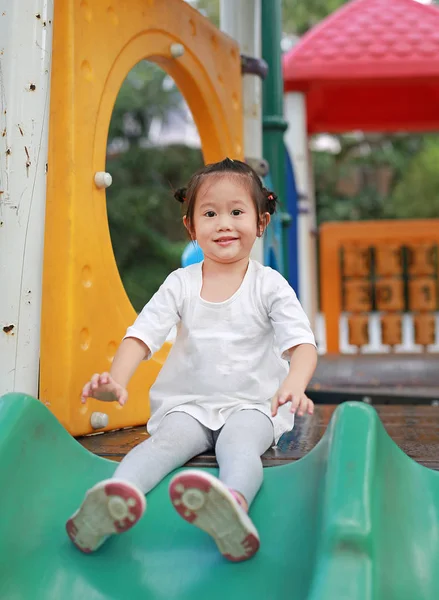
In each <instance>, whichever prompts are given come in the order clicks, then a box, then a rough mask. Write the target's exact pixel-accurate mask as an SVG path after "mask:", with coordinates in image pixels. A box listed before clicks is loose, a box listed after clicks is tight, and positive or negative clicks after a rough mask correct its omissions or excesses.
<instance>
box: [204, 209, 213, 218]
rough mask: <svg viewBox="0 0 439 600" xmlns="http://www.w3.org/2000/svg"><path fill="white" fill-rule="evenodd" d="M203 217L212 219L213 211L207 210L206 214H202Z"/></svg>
mask: <svg viewBox="0 0 439 600" xmlns="http://www.w3.org/2000/svg"><path fill="white" fill-rule="evenodd" d="M204 216H205V217H210V218H212V217H214V216H215V213H214V212H213V210H208V211H207V212H205V213H204Z"/></svg>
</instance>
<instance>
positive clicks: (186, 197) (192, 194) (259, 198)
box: [174, 158, 277, 229]
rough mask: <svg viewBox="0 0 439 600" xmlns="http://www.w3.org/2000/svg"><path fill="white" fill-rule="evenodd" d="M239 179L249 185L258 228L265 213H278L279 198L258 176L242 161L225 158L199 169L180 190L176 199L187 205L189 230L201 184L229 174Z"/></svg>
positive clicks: (176, 193) (175, 195)
mask: <svg viewBox="0 0 439 600" xmlns="http://www.w3.org/2000/svg"><path fill="white" fill-rule="evenodd" d="M229 173H230V175H232V176H235V177H239V178H240V179H242V180H243V182H244V183H246V184H247V186H248V188H249V192H250V195H251V197H252V200H253V202H254V205H255V209H256V214H257V226H259V225H260V220H261V216H262V215H263V214H264V213H267V212H268V213H269V214H270V215H272V214H273V213H274V212H275V211H276V202H277V196H276V194H275V193H274V192H271V191H270V190H268V189H267V188H265V187H264V186H263V185H262V183H261V180H260V179H259V176H258V174H257V173H256V171H254V170H253V169H252V168H251V167H250V166H249V165H247V164H246V163H244V162H242V161H240V160H232V159H231V158H225V159H224V160H222V161H221V162H217V163H212V164H210V165H205V166H204V167H202V168H201V169H199V170H198V171H197V172H196V173H194V175H192V177H191V178H190V180H189V183H188V184H187V187H184V188H180V189H178V190H177V191H176V192H175V194H174V198H175V199H176V200H178V202H182V203H184V204H185V205H186V219H187V223H188V227H189V229H193V223H194V209H195V200H196V197H197V193H198V190H199V189H200V186H201V184H202V183H203V182H204V181H205V179H206V177H208V176H209V175H226V174H229Z"/></svg>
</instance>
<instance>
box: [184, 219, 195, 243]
mask: <svg viewBox="0 0 439 600" xmlns="http://www.w3.org/2000/svg"><path fill="white" fill-rule="evenodd" d="M183 225H184V226H185V227H186V229H187V232H188V233H189V235H190V238H191V240H192V241H195V235H194V233H195V232H194V231H193V230H192V228H191V226H190V224H189V221H188V218H187V217H186V215H184V217H183Z"/></svg>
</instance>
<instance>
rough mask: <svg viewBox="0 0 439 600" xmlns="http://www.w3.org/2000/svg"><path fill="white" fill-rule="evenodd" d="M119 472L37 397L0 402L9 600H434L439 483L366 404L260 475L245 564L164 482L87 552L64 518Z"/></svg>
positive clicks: (1, 523) (0, 581) (3, 591)
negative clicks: (129, 520)
mask: <svg viewBox="0 0 439 600" xmlns="http://www.w3.org/2000/svg"><path fill="white" fill-rule="evenodd" d="M114 469H115V463H113V462H111V461H107V460H105V459H102V458H99V457H96V456H94V455H92V454H90V453H89V452H88V451H87V450H85V449H84V448H83V447H82V446H80V444H79V443H78V442H76V441H75V440H74V439H73V438H72V437H71V436H70V435H69V434H68V433H67V432H66V431H65V430H64V429H63V427H62V426H61V425H60V424H59V423H58V421H57V420H56V419H55V417H54V416H53V415H52V414H51V413H50V412H49V411H48V410H47V409H46V408H45V407H44V406H43V405H42V404H41V403H40V402H38V401H37V400H35V399H33V398H31V397H29V396H24V395H21V394H9V395H7V396H4V397H3V398H1V399H0V474H1V478H0V481H1V485H2V495H1V518H0V598H1V599H5V600H61V599H62V600H73V599H74V600H108V599H114V600H137V599H139V600H140V599H142V600H152V599H154V600H174V599H178V600H224V599H227V600H235V599H236V600H238V599H239V600H247V599H252V600H281V599H282V600H283V599H289V600H437V599H438V598H439V569H438V568H437V565H438V561H439V515H438V506H439V474H438V473H436V472H434V471H431V470H429V469H427V468H425V467H422V466H420V465H418V464H416V463H415V462H413V461H412V460H411V459H410V458H408V457H407V456H406V455H405V454H404V453H403V452H402V451H401V450H400V449H399V448H398V447H397V446H396V445H395V444H394V442H393V441H392V440H391V439H390V438H389V437H388V435H387V433H386V432H385V430H384V428H383V427H382V425H381V422H380V420H379V418H378V416H377V414H376V412H375V410H374V409H373V408H371V407H370V406H367V405H363V404H357V403H345V404H342V405H341V406H339V407H338V409H337V411H336V412H335V415H334V417H333V419H332V421H331V424H330V426H329V428H328V430H327V432H326V434H325V436H324V437H323V439H322V440H321V441H320V443H319V444H318V445H317V446H316V448H315V449H314V450H313V451H312V452H310V453H309V454H308V455H307V456H306V457H305V458H303V459H302V460H300V461H298V462H297V463H294V464H288V465H285V466H280V467H271V468H267V469H266V470H265V480H264V485H263V488H262V490H261V492H260V494H259V495H258V497H257V499H256V501H255V503H254V506H253V508H252V513H251V514H252V517H253V520H254V522H255V524H256V526H257V527H258V529H259V532H260V535H261V549H260V551H259V553H258V554H257V555H256V557H254V558H253V559H251V560H249V561H247V562H244V563H237V564H235V563H229V562H227V561H226V560H225V559H223V558H222V556H221V555H220V554H219V553H218V551H217V549H216V546H215V544H214V542H213V541H212V540H211V539H210V538H209V537H208V536H207V535H206V534H204V533H203V532H202V531H200V530H198V529H196V528H194V527H191V526H190V525H189V524H188V523H186V522H185V521H184V520H182V519H181V518H180V517H179V516H178V515H177V513H176V512H175V511H174V509H173V508H172V506H171V504H170V501H169V499H168V496H167V486H168V480H165V481H164V482H163V483H162V484H161V485H159V486H158V488H156V489H155V490H154V491H153V492H152V493H151V494H149V495H148V508H147V512H146V514H145V516H144V518H143V519H142V521H141V522H140V523H139V524H138V525H137V526H136V527H134V528H133V529H132V530H130V531H129V532H127V533H126V534H123V535H121V536H117V537H114V538H112V539H111V540H109V541H108V542H107V544H105V545H104V546H103V547H102V548H101V549H100V550H98V552H96V553H95V554H93V555H84V554H82V553H80V552H79V551H78V550H77V549H76V548H75V547H74V546H73V545H72V544H71V542H70V540H69V539H68V538H67V536H66V534H65V531H64V523H65V521H66V519H67V518H68V517H69V516H70V514H71V513H72V512H73V511H74V510H75V509H76V508H77V506H78V504H79V503H80V502H81V500H82V499H83V496H84V493H85V491H86V490H87V488H89V487H90V486H92V485H93V484H94V483H96V482H97V481H98V480H100V479H103V478H106V477H109V476H111V474H112V473H113V471H114Z"/></svg>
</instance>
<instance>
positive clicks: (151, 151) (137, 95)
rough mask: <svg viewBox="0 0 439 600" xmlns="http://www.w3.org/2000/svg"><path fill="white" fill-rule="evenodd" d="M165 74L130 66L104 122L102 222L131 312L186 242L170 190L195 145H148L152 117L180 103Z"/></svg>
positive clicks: (181, 179) (183, 174) (197, 157)
mask: <svg viewBox="0 0 439 600" xmlns="http://www.w3.org/2000/svg"><path fill="white" fill-rule="evenodd" d="M166 77H167V76H166V74H165V73H164V72H163V71H162V70H161V69H159V68H158V67H156V66H155V65H152V64H150V63H147V62H146V61H142V62H141V63H139V64H138V65H137V66H136V67H134V69H133V70H132V71H131V72H130V73H129V75H128V77H127V78H126V80H125V82H124V83H123V85H122V87H121V89H120V92H119V95H118V98H117V100H116V103H115V106H114V111H113V115H112V119H111V124H110V128H109V140H108V141H109V148H110V149H111V148H113V150H112V151H111V152H109V153H108V156H107V170H108V171H109V172H110V173H111V174H112V177H113V184H112V186H111V187H110V188H108V190H107V211H108V221H109V227H110V234H111V240H112V244H113V250H114V254H115V258H116V263H117V265H118V268H119V272H120V274H121V278H122V281H123V284H124V286H125V290H126V292H127V294H128V296H129V298H130V300H131V302H132V303H133V306H134V307H135V308H136V309H137V310H140V309H141V308H142V306H143V305H144V304H145V303H146V302H147V301H148V300H149V299H150V298H151V296H152V295H153V294H154V292H156V291H157V289H158V288H159V286H160V285H161V284H162V283H163V280H164V279H165V278H166V276H167V275H168V274H169V273H170V272H171V271H173V270H174V269H177V268H178V267H179V266H181V254H182V251H183V248H184V247H185V245H186V243H187V241H188V240H187V235H186V232H185V229H184V227H183V225H182V214H181V205H179V204H178V203H177V202H176V201H175V200H174V197H173V190H175V189H176V188H177V187H181V186H182V185H184V184H185V183H186V182H187V180H188V179H189V177H190V176H191V175H192V173H193V172H194V171H196V170H197V169H198V168H199V167H200V166H201V165H202V164H203V161H202V156H201V151H200V150H198V149H193V148H188V147H186V146H181V145H173V146H164V147H161V146H158V147H157V146H155V147H148V136H149V131H150V125H151V122H152V119H153V118H155V117H160V118H162V119H164V120H165V121H166V118H167V115H168V114H169V111H170V110H172V109H178V108H179V107H181V102H182V98H181V94H180V92H179V91H178V89H177V88H176V87H175V86H171V85H170V84H169V81H168V84H167V85H164V83H165V79H166ZM117 142H119V143H120V144H121V150H120V151H119V152H117V151H115V150H114V148H116V149H117V147H118V144H117ZM142 142H143V143H142Z"/></svg>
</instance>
